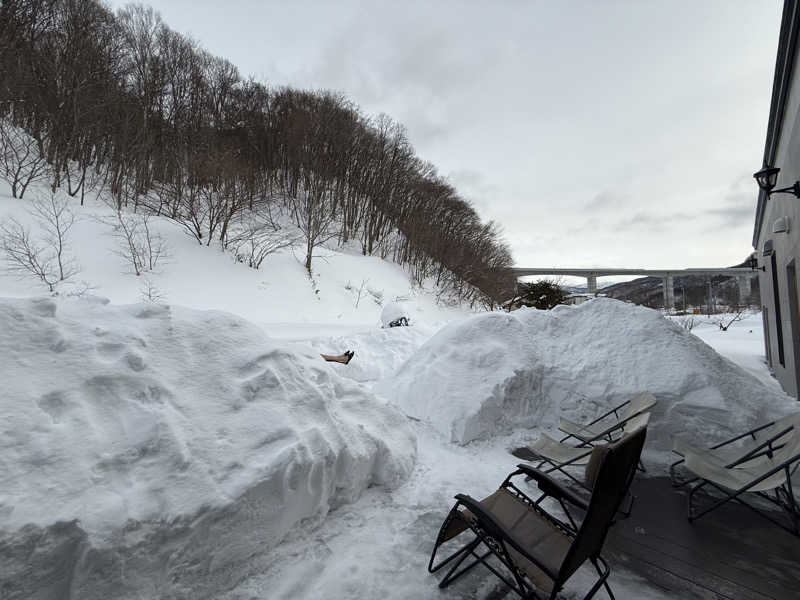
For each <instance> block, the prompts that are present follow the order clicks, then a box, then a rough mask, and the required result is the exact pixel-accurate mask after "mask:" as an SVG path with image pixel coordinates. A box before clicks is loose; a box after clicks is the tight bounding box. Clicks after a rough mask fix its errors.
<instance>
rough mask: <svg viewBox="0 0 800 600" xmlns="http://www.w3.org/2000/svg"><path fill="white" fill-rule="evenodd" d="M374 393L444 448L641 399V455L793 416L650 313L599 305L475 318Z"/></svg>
mask: <svg viewBox="0 0 800 600" xmlns="http://www.w3.org/2000/svg"><path fill="white" fill-rule="evenodd" d="M376 391H377V392H379V393H381V394H382V395H384V396H385V397H387V398H389V399H390V400H391V401H392V402H394V403H395V404H396V405H397V406H399V407H400V408H401V409H402V410H403V411H404V412H406V414H408V415H409V416H412V417H415V418H418V419H422V420H424V421H427V422H429V423H431V425H432V426H433V427H435V428H436V429H437V430H438V431H440V432H441V433H443V434H444V435H446V436H449V438H450V439H451V441H454V442H457V443H462V444H463V443H467V442H470V441H472V440H475V439H481V438H487V437H490V436H493V435H497V434H500V433H504V432H508V431H511V430H512V429H514V428H523V427H525V428H527V427H544V428H552V427H555V426H557V424H558V418H559V416H566V417H568V418H570V419H573V420H577V421H579V422H584V421H588V420H590V419H591V418H592V417H595V416H597V415H599V414H600V413H602V412H605V410H606V409H607V408H608V407H609V406H612V405H615V404H618V403H621V402H623V401H624V400H627V399H629V398H630V397H631V396H632V395H633V394H635V393H637V392H640V391H649V392H651V393H653V394H654V395H655V396H656V398H658V400H659V403H658V405H657V406H656V407H655V408H654V410H653V411H652V413H653V414H652V418H651V421H650V427H649V431H648V447H649V448H651V449H652V450H656V451H659V450H660V451H668V450H669V449H670V448H671V437H672V435H673V434H675V433H680V434H681V435H685V436H689V437H695V438H696V439H698V440H705V439H709V438H710V437H717V436H726V435H729V434H733V433H735V432H741V431H744V430H746V429H748V428H749V427H751V426H753V425H755V424H758V423H761V422H763V421H765V420H768V419H769V418H772V417H774V416H777V415H781V414H785V413H786V412H788V411H789V410H790V408H791V404H790V403H788V402H787V401H786V396H785V394H783V393H782V392H779V391H777V390H775V388H774V387H768V386H766V385H764V383H762V382H761V381H759V380H758V379H756V378H755V377H753V376H752V375H751V374H750V373H748V372H747V371H745V370H743V369H742V368H741V367H739V366H737V365H736V364H734V363H733V362H731V361H729V360H728V359H726V358H723V357H722V356H720V355H719V354H717V353H716V352H715V351H714V350H713V349H712V348H711V347H709V346H707V345H706V344H705V343H703V342H702V341H701V340H700V339H698V338H697V337H696V336H694V335H692V334H690V333H688V332H687V331H685V330H683V329H682V328H681V327H679V326H678V325H675V324H674V323H671V322H670V321H668V320H667V319H665V318H663V317H662V316H661V314H660V313H658V312H657V311H653V310H650V309H647V308H642V307H637V306H633V305H630V304H625V303H623V302H619V301H616V300H611V299H603V298H599V299H596V300H593V301H592V302H588V303H585V304H583V305H581V306H578V307H574V308H571V307H566V306H565V307H560V308H557V309H556V310H553V311H538V310H535V309H521V310H518V311H515V312H513V313H489V314H484V315H477V316H474V317H471V318H469V319H466V320H465V321H462V322H459V323H456V324H452V325H450V326H448V327H445V328H444V329H442V330H441V331H440V332H439V333H438V334H437V335H436V336H434V337H433V338H432V339H430V340H429V341H428V342H427V343H426V344H425V345H423V346H422V347H421V348H420V350H419V351H418V352H417V353H416V354H415V355H414V356H412V357H411V358H410V359H409V360H408V361H407V363H406V364H405V365H403V367H402V368H401V369H400V371H399V372H398V373H397V374H396V375H395V376H394V377H391V378H388V379H386V380H384V381H382V382H381V383H380V384H379V385H378V386H377V387H376Z"/></svg>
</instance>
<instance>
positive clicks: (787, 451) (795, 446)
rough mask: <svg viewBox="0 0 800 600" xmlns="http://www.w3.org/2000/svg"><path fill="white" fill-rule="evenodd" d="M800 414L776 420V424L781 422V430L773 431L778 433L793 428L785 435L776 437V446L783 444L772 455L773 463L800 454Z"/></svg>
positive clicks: (778, 462) (775, 433) (779, 462)
mask: <svg viewBox="0 0 800 600" xmlns="http://www.w3.org/2000/svg"><path fill="white" fill-rule="evenodd" d="M799 417H800V415H792V418H791V419H786V420H784V419H781V420H780V421H776V425H777V424H778V423H780V424H781V428H780V431H778V430H777V428H776V431H775V432H774V433H773V436H772V437H774V436H775V435H778V434H779V433H782V432H783V431H786V429H788V428H789V427H791V428H792V429H791V430H790V431H788V432H786V433H785V434H784V435H782V436H781V437H779V438H778V439H776V440H775V441H774V442H773V443H774V444H775V445H776V446H781V447H780V448H778V449H777V450H776V451H775V452H774V454H773V457H772V464H781V463H784V462H786V461H787V460H791V459H792V458H794V457H795V456H797V455H798V454H800V418H799Z"/></svg>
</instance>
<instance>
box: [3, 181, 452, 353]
mask: <svg viewBox="0 0 800 600" xmlns="http://www.w3.org/2000/svg"><path fill="white" fill-rule="evenodd" d="M6 187H7V186H6V185H5V184H4V183H3V182H0V223H3V222H8V220H9V219H10V218H12V217H13V218H14V219H17V220H18V221H20V222H21V223H23V224H25V225H27V226H30V227H31V230H32V232H33V233H34V235H36V234H37V231H38V229H37V226H36V223H35V221H34V219H33V218H32V216H31V215H30V207H31V202H32V201H33V200H34V199H36V198H37V197H46V196H47V194H48V193H49V192H48V191H47V190H46V189H43V188H32V189H31V190H29V191H28V193H27V194H26V197H25V199H23V200H18V199H14V198H11V197H10V196H8V195H7V194H6V193H5V191H4V190H5V189H6ZM68 200H69V202H70V208H71V210H72V212H73V213H74V215H75V216H76V219H77V220H76V223H75V225H74V227H73V228H72V230H71V231H70V232H69V236H68V239H67V244H66V252H67V254H68V255H69V256H72V257H74V258H75V260H76V261H77V263H78V265H79V266H80V272H79V273H78V274H77V275H76V276H75V277H74V278H73V279H72V281H71V282H70V283H69V284H67V285H61V286H60V289H59V291H60V293H61V294H62V295H63V294H67V293H71V292H73V291H74V290H75V288H76V287H81V286H83V283H84V282H85V284H88V286H90V287H91V293H93V294H97V295H100V296H103V297H105V298H109V299H110V300H111V302H112V303H114V304H131V303H136V302H141V301H142V299H143V293H144V291H145V287H146V282H150V283H151V284H152V285H153V286H154V288H155V290H156V292H157V293H158V294H159V295H160V296H161V301H162V302H163V303H166V304H172V305H180V306H187V307H190V308H198V309H203V310H224V311H227V312H231V313H234V314H236V315H239V316H240V317H243V318H245V319H247V320H249V321H252V322H254V323H258V324H259V325H262V326H263V327H265V329H266V330H267V332H268V333H269V334H270V335H271V336H273V337H274V336H279V337H292V338H298V337H302V338H305V339H309V338H313V337H319V336H321V335H329V334H332V333H336V332H341V331H345V332H347V331H353V330H361V331H368V330H372V329H375V328H377V327H380V324H381V321H380V315H381V310H382V307H383V306H384V305H385V304H388V303H391V302H394V301H395V300H398V299H399V304H400V305H401V306H402V307H403V309H404V310H405V312H406V314H407V316H409V317H410V318H411V320H412V321H413V322H414V323H428V324H433V325H435V324H443V323H444V322H446V321H448V320H450V319H453V318H460V317H462V316H463V315H464V314H466V311H464V310H463V309H461V308H450V307H446V306H443V305H442V304H439V303H437V302H436V298H435V296H434V294H432V293H427V292H425V291H424V290H421V289H420V288H418V287H415V286H413V285H412V284H411V282H410V281H409V277H408V274H407V273H406V272H405V271H404V270H403V269H402V268H401V267H399V266H398V265H396V264H395V263H393V262H391V261H388V260H382V259H381V258H379V257H376V256H362V255H361V254H360V252H359V251H358V248H357V247H353V248H344V249H336V248H324V247H320V248H318V249H317V250H316V251H315V257H314V260H313V263H312V274H313V278H311V279H310V278H309V276H308V274H307V272H306V271H305V268H304V267H303V264H302V257H303V252H304V249H303V248H301V247H299V246H298V247H297V248H296V249H292V248H289V249H286V250H281V251H279V252H277V253H275V254H272V255H270V256H268V257H267V258H266V260H265V261H264V263H263V264H262V265H261V268H260V269H258V270H256V269H252V268H250V267H247V266H246V265H244V264H242V263H237V262H235V261H234V259H233V255H232V253H231V252H223V251H222V250H220V249H219V247H218V244H217V242H216V241H215V242H214V243H212V245H211V246H204V245H200V244H198V243H197V241H196V240H195V239H194V238H192V237H190V236H189V235H187V234H186V233H185V232H184V230H183V229H182V228H181V227H180V226H179V225H177V224H176V223H174V222H171V221H169V220H167V219H165V218H157V217H154V218H153V219H152V220H151V223H150V227H151V229H152V231H153V233H154V234H160V235H161V236H163V239H164V241H165V242H166V246H167V248H168V251H169V252H168V256H167V258H166V259H164V260H163V261H161V262H160V263H159V264H158V265H157V268H156V271H155V272H148V273H144V274H143V275H142V276H140V277H137V276H135V275H134V274H133V272H132V270H131V267H130V266H129V265H127V264H126V262H125V261H124V260H123V258H121V257H120V256H119V251H120V248H121V247H120V243H119V240H117V239H115V238H114V237H113V236H112V228H111V227H110V226H109V225H107V224H104V223H103V222H102V220H103V219H105V220H108V219H109V217H111V216H113V214H114V212H113V210H112V209H110V208H109V207H108V206H106V205H105V204H104V203H102V202H97V201H94V199H93V198H91V197H89V198H87V202H86V206H83V207H81V206H79V203H78V200H77V199H72V198H68ZM301 245H302V244H301ZM2 263H3V260H2V257H0V296H16V297H26V296H31V295H37V294H43V293H46V292H47V288H46V287H45V286H44V285H43V284H41V283H40V282H37V281H36V280H35V279H34V278H32V277H25V278H18V277H15V276H13V275H11V274H9V273H7V272H6V270H5V269H4V268H3V264H2ZM73 284H74V285H73ZM298 325H299V326H300V327H298Z"/></svg>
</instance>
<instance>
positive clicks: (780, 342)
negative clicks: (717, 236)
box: [765, 252, 786, 367]
mask: <svg viewBox="0 0 800 600" xmlns="http://www.w3.org/2000/svg"><path fill="white" fill-rule="evenodd" d="M775 256H776V255H775V252H773V253H772V257H771V266H772V294H773V296H774V298H775V330H776V332H777V334H778V335H777V338H778V362H779V363H781V366H782V367H785V366H786V359H785V358H784V356H783V323H782V322H781V297H780V294H779V293H778V259H777V258H776V257H775ZM765 335H766V333H765Z"/></svg>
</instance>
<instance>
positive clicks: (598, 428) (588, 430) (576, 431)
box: [558, 392, 657, 445]
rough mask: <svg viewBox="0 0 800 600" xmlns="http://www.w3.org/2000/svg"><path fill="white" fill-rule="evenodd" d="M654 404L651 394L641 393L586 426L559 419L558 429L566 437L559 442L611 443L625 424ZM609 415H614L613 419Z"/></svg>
mask: <svg viewBox="0 0 800 600" xmlns="http://www.w3.org/2000/svg"><path fill="white" fill-rule="evenodd" d="M656 402H657V400H656V397H655V396H653V394H651V393H650V392H641V393H639V394H636V395H635V396H634V397H633V398H631V399H630V400H626V401H625V402H623V403H622V404H619V405H618V406H615V407H614V408H612V409H611V410H610V411H608V412H607V413H604V414H602V415H600V416H599V417H597V418H596V419H595V420H594V421H592V422H591V423H587V424H586V425H579V424H578V423H574V422H572V421H570V420H569V419H564V418H561V419H560V421H559V424H558V428H559V429H560V430H561V431H563V432H564V433H566V434H567V435H565V436H564V437H563V438H561V439H560V440H559V441H560V442H566V441H567V440H569V439H570V438H575V439H576V440H578V441H579V442H580V445H586V444H592V443H593V442H597V441H600V440H607V441H609V442H610V441H613V440H614V436H615V435H617V436H618V434H619V433H620V431H621V430H622V429H623V427H624V426H625V423H627V422H628V421H630V420H631V419H633V418H634V417H636V416H637V415H640V414H642V413H643V412H646V411H648V410H650V409H651V408H652V407H653V406H655V404H656ZM611 415H614V416H613V418H612V416H611Z"/></svg>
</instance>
